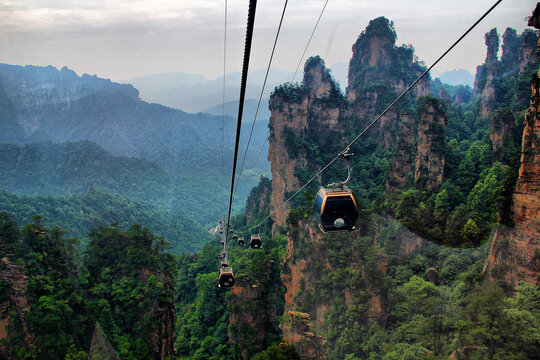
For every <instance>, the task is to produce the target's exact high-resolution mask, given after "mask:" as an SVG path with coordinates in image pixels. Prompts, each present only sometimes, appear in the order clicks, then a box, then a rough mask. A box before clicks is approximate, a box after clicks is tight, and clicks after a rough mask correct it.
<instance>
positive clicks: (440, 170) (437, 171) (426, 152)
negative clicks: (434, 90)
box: [414, 98, 446, 189]
mask: <svg viewBox="0 0 540 360" xmlns="http://www.w3.org/2000/svg"><path fill="white" fill-rule="evenodd" d="M419 112H420V123H419V124H418V137H417V145H416V168H415V172H414V181H415V182H416V184H417V186H418V187H421V188H422V187H426V188H430V189H433V188H435V187H438V186H439V185H440V184H441V183H442V181H443V174H444V163H445V161H446V158H445V140H444V133H445V127H446V114H445V110H444V105H443V104H442V103H441V102H440V101H439V100H437V99H435V98H424V100H423V101H421V103H420V106H419Z"/></svg>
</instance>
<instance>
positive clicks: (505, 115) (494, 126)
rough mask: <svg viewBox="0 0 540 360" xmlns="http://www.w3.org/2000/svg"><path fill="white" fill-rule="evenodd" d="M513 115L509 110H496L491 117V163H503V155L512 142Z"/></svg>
mask: <svg viewBox="0 0 540 360" xmlns="http://www.w3.org/2000/svg"><path fill="white" fill-rule="evenodd" d="M514 122H515V118H514V114H513V113H512V111H510V109H508V108H505V109H498V110H496V111H495V112H494V113H493V115H492V117H491V131H490V138H491V144H492V146H493V153H492V154H493V162H496V161H503V153H504V151H505V149H506V148H507V146H508V145H509V141H511V140H512V137H513V134H512V130H513V128H514Z"/></svg>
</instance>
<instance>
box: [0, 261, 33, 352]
mask: <svg viewBox="0 0 540 360" xmlns="http://www.w3.org/2000/svg"><path fill="white" fill-rule="evenodd" d="M0 284H2V285H3V284H7V287H4V286H2V288H0V299H1V302H0V357H1V358H5V359H11V357H10V356H9V355H8V353H7V348H6V345H7V342H8V341H9V338H10V334H14V333H17V334H22V336H21V337H20V338H21V339H23V341H24V344H18V345H20V346H24V347H29V346H30V345H31V344H32V343H33V335H32V334H31V333H30V332H29V329H28V327H27V326H26V323H25V320H24V316H25V314H26V313H27V312H28V310H30V306H31V304H30V299H29V298H28V294H27V288H28V279H27V276H26V275H25V273H24V270H23V268H21V267H20V266H17V265H15V264H13V263H12V262H11V261H10V260H8V258H7V257H3V258H2V259H0Z"/></svg>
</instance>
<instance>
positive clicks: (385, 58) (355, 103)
mask: <svg viewBox="0 0 540 360" xmlns="http://www.w3.org/2000/svg"><path fill="white" fill-rule="evenodd" d="M396 39H397V36H396V32H395V30H394V27H393V23H392V22H389V21H388V20H387V19H386V18H384V17H380V18H377V19H374V20H371V21H370V22H369V25H368V26H367V28H366V30H365V31H363V32H362V34H361V35H360V36H359V37H358V39H357V41H356V43H355V44H354V45H353V47H352V51H353V55H352V58H351V61H350V63H349V84H348V87H347V99H348V100H349V103H350V111H349V115H350V116H351V117H354V118H357V119H358V124H359V125H363V126H365V125H367V124H369V123H370V122H371V121H373V120H374V119H375V117H376V116H377V115H379V114H380V113H382V112H383V110H384V109H385V108H386V106H388V105H389V103H390V101H391V100H392V99H394V98H396V97H397V96H398V95H399V94H401V93H402V92H403V91H404V90H405V89H406V88H407V87H408V86H409V84H411V83H412V82H413V81H414V80H416V78H417V77H418V76H419V75H420V74H422V72H424V71H425V67H424V66H423V65H422V64H420V63H419V62H418V61H416V60H415V59H414V50H413V48H412V47H410V46H406V45H403V46H401V47H397V46H396ZM398 69H399V70H398ZM429 84H430V79H429V76H426V77H424V78H423V79H422V80H421V81H420V82H419V83H418V84H417V85H416V86H415V87H414V88H413V89H412V90H411V94H410V95H408V96H407V97H406V99H407V100H404V101H414V100H415V99H418V98H419V97H421V96H426V95H429V91H430V87H429ZM399 122H400V114H399V111H398V110H395V109H392V110H390V111H388V112H387V113H386V114H385V115H384V116H383V117H382V118H381V120H380V121H379V123H377V124H376V125H375V126H374V127H373V129H372V130H371V131H370V134H371V136H374V137H377V138H378V139H379V140H380V141H382V142H384V144H385V146H386V148H387V149H390V148H391V144H392V142H393V141H394V140H395V138H396V134H397V132H398V129H399Z"/></svg>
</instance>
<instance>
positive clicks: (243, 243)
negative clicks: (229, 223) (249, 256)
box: [238, 238, 246, 246]
mask: <svg viewBox="0 0 540 360" xmlns="http://www.w3.org/2000/svg"><path fill="white" fill-rule="evenodd" d="M245 243H246V242H245V241H244V238H238V246H244V245H245Z"/></svg>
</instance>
